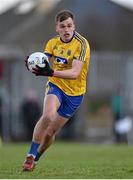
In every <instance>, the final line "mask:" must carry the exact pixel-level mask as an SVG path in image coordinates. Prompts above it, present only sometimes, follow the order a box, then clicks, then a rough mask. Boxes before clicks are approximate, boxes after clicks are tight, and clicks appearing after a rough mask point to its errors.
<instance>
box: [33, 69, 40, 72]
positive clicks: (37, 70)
mask: <svg viewBox="0 0 133 180" xmlns="http://www.w3.org/2000/svg"><path fill="white" fill-rule="evenodd" d="M32 70H33V71H36V72H40V69H37V68H32Z"/></svg>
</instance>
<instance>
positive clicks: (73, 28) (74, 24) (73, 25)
mask: <svg viewBox="0 0 133 180" xmlns="http://www.w3.org/2000/svg"><path fill="white" fill-rule="evenodd" d="M75 28H76V27H75V23H73V29H74V31H75Z"/></svg>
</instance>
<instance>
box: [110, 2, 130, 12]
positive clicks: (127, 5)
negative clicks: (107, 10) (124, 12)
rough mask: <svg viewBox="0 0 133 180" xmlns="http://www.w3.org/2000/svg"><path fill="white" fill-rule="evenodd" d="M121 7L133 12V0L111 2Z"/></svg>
mask: <svg viewBox="0 0 133 180" xmlns="http://www.w3.org/2000/svg"><path fill="white" fill-rule="evenodd" d="M111 1H113V2H115V3H117V4H119V5H121V6H124V7H126V8H128V9H132V10H133V0H111Z"/></svg>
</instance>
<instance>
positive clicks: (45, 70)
mask: <svg viewBox="0 0 133 180" xmlns="http://www.w3.org/2000/svg"><path fill="white" fill-rule="evenodd" d="M32 73H34V74H35V75H36V76H53V73H54V70H53V69H52V68H51V67H50V65H49V62H48V61H47V60H45V67H39V66H38V65H36V68H33V71H32Z"/></svg>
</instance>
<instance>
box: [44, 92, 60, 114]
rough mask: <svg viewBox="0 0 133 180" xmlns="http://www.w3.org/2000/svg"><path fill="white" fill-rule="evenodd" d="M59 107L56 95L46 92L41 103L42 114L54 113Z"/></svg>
mask: <svg viewBox="0 0 133 180" xmlns="http://www.w3.org/2000/svg"><path fill="white" fill-rule="evenodd" d="M59 107H60V101H59V99H58V97H57V96H56V95H54V94H48V95H46V96H45V98H44V103H43V115H45V114H54V113H55V114H56V115H57V110H58V108H59Z"/></svg>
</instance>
